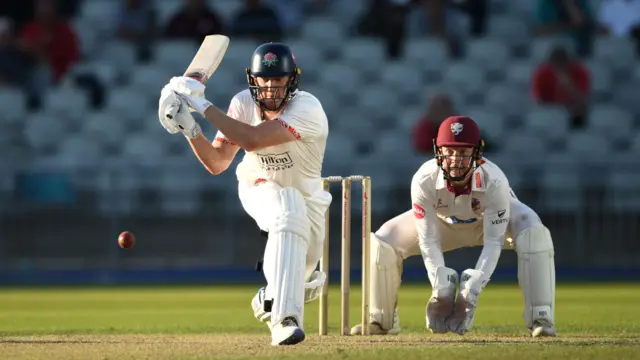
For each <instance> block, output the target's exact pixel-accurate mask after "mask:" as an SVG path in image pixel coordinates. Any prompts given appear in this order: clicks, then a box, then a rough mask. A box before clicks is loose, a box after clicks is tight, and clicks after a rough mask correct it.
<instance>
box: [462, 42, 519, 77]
mask: <svg viewBox="0 0 640 360" xmlns="http://www.w3.org/2000/svg"><path fill="white" fill-rule="evenodd" d="M466 53H467V59H469V60H470V61H472V62H475V63H477V64H478V65H479V66H481V67H483V68H485V69H487V70H502V69H504V68H506V65H507V63H508V62H509V58H510V55H509V49H508V48H507V46H506V45H505V44H504V43H502V42H500V41H498V40H494V39H490V38H484V39H474V40H471V41H469V42H468V43H467V49H466Z"/></svg>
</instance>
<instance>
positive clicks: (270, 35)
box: [233, 0, 284, 42]
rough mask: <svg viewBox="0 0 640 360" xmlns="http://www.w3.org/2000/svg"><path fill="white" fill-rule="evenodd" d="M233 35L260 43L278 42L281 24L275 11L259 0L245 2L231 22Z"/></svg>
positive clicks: (281, 33) (281, 32) (246, 0)
mask: <svg viewBox="0 0 640 360" xmlns="http://www.w3.org/2000/svg"><path fill="white" fill-rule="evenodd" d="M233 34H234V35H235V36H238V37H243V38H251V39H255V40H258V41H260V42H270V41H280V40H281V39H282V37H283V35H284V34H283V31H282V24H281V23H280V20H279V19H278V16H277V15H276V13H275V11H273V9H271V8H270V7H269V6H267V5H265V4H263V3H262V2H261V1H260V0H245V1H244V8H243V9H241V10H240V11H239V12H238V13H237V14H236V16H235V18H234V20H233Z"/></svg>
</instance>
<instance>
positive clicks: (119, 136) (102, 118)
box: [82, 112, 160, 145]
mask: <svg viewBox="0 0 640 360" xmlns="http://www.w3.org/2000/svg"><path fill="white" fill-rule="evenodd" d="M125 121H126V120H124V119H122V118H114V117H113V116H112V115H111V114H108V113H104V112H94V113H92V114H90V115H89V116H88V117H87V118H86V119H85V121H84V123H83V125H82V132H83V133H84V134H85V135H87V136H91V137H98V138H100V139H101V140H102V141H103V142H104V143H106V144H109V145H119V144H122V142H124V141H127V140H126V137H125V135H126V134H127V130H126V126H127V125H128V124H126V123H125ZM159 125H160V124H158V126H159Z"/></svg>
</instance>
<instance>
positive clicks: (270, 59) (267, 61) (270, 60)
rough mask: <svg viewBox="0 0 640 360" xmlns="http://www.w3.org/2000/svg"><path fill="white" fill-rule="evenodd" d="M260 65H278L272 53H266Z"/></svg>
mask: <svg viewBox="0 0 640 360" xmlns="http://www.w3.org/2000/svg"><path fill="white" fill-rule="evenodd" d="M262 63H263V64H264V65H265V66H275V65H276V64H277V63H278V57H277V56H276V54H274V53H266V54H265V55H264V59H263V60H262Z"/></svg>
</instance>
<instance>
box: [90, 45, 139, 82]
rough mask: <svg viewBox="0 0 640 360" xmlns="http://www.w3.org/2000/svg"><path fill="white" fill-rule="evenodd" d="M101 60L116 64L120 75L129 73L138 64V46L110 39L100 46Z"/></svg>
mask: <svg viewBox="0 0 640 360" xmlns="http://www.w3.org/2000/svg"><path fill="white" fill-rule="evenodd" d="M100 49H101V51H100V56H99V59H100V62H107V63H109V64H113V65H115V66H116V70H117V71H118V73H119V74H120V75H122V74H128V73H129V72H130V71H131V69H132V68H133V67H134V65H135V64H136V56H137V55H136V52H137V49H136V47H135V46H134V45H133V44H131V43H127V42H124V41H110V42H107V43H104V44H102V45H101V46H100Z"/></svg>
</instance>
